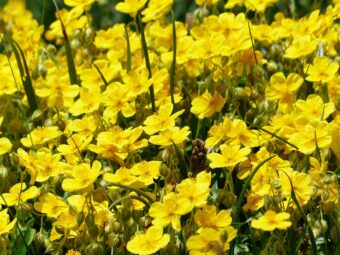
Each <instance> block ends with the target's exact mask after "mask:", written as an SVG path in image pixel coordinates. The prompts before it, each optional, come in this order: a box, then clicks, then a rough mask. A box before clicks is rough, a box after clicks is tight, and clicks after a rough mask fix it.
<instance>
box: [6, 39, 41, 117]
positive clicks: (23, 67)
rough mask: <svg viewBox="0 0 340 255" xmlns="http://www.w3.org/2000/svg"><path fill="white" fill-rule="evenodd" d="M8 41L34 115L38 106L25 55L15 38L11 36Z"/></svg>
mask: <svg viewBox="0 0 340 255" xmlns="http://www.w3.org/2000/svg"><path fill="white" fill-rule="evenodd" d="M6 39H7V41H8V42H9V44H10V45H11V47H12V50H13V53H14V56H15V59H16V61H17V64H18V68H19V72H20V76H21V81H22V84H23V86H24V90H25V93H26V96H27V100H28V104H29V107H30V113H31V114H32V113H33V112H34V111H35V110H36V109H38V104H37V100H36V97H35V93H34V89H33V84H32V79H31V75H30V72H29V69H28V65H27V61H26V58H25V54H24V52H23V50H22V49H21V47H20V46H19V44H18V43H17V42H16V41H15V40H14V39H13V38H11V37H10V36H6Z"/></svg>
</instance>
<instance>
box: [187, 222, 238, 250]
mask: <svg viewBox="0 0 340 255" xmlns="http://www.w3.org/2000/svg"><path fill="white" fill-rule="evenodd" d="M236 233H237V232H236V230H235V229H234V228H233V227H231V226H227V227H226V228H224V229H222V230H217V229H213V228H202V229H201V230H200V231H199V232H198V234H197V235H192V236H190V238H189V239H188V240H187V243H186V246H187V248H188V250H189V251H190V252H189V254H192V255H195V254H206V255H215V254H216V251H221V254H225V252H226V251H228V250H229V248H230V242H231V241H232V240H233V239H234V238H235V237H236Z"/></svg>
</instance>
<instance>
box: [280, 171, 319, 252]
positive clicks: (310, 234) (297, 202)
mask: <svg viewBox="0 0 340 255" xmlns="http://www.w3.org/2000/svg"><path fill="white" fill-rule="evenodd" d="M282 172H283V173H284V174H285V175H286V176H287V177H288V180H289V183H290V187H291V189H292V191H291V195H290V196H291V198H292V200H293V202H294V204H295V205H296V207H297V208H298V211H299V212H300V214H301V216H302V218H303V220H304V221H305V222H306V224H307V231H308V234H309V237H310V241H311V244H312V254H313V255H317V254H318V249H317V247H316V242H315V237H314V233H313V231H312V227H311V226H310V224H309V222H308V219H307V216H306V214H305V213H304V211H303V210H302V208H301V206H300V204H299V201H298V200H297V198H296V194H295V191H294V186H293V182H292V180H291V178H290V176H289V175H288V174H287V173H286V172H285V171H283V170H282Z"/></svg>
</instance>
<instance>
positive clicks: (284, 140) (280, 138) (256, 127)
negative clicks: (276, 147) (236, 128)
mask: <svg viewBox="0 0 340 255" xmlns="http://www.w3.org/2000/svg"><path fill="white" fill-rule="evenodd" d="M246 123H247V124H249V125H251V126H253V127H254V128H255V129H257V130H261V131H263V132H265V133H267V134H270V135H271V136H273V137H275V138H276V139H278V140H280V141H282V142H284V143H286V144H288V145H290V146H292V147H294V148H295V149H297V150H298V149H299V148H298V147H297V146H296V145H294V144H292V143H291V142H288V141H287V140H286V139H284V138H282V137H280V136H278V135H276V134H274V133H272V132H270V131H268V130H266V129H264V128H262V127H260V126H257V125H255V124H253V123H251V122H249V121H246Z"/></svg>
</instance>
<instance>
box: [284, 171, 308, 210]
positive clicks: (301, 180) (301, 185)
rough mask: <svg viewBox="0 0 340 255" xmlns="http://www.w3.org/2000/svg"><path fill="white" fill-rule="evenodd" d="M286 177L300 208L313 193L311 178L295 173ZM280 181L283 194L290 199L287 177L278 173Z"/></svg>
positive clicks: (292, 172)
mask: <svg viewBox="0 0 340 255" xmlns="http://www.w3.org/2000/svg"><path fill="white" fill-rule="evenodd" d="M288 175H289V177H290V180H291V182H292V184H293V189H294V193H295V196H296V199H297V201H298V203H299V205H300V206H302V205H305V204H307V202H308V201H309V199H310V198H311V196H312V195H313V193H314V191H313V189H314V185H313V183H312V178H311V177H310V176H309V175H308V174H306V173H299V172H296V171H291V172H290V173H288ZM280 181H281V182H282V187H283V188H282V189H283V194H284V195H285V196H286V197H290V195H291V189H292V187H291V184H290V181H289V179H288V176H287V175H285V174H284V173H280ZM291 202H293V201H291Z"/></svg>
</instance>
